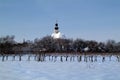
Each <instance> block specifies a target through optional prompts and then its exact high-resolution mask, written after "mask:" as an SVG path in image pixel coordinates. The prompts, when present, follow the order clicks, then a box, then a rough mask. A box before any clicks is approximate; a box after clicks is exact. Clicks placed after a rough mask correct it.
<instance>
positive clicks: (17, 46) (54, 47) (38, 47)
mask: <svg viewBox="0 0 120 80" xmlns="http://www.w3.org/2000/svg"><path fill="white" fill-rule="evenodd" d="M14 38H15V37H14V36H5V37H1V38H0V54H8V53H9V54H13V53H14V54H15V53H19V52H20V53H21V52H22V53H23V52H24V53H25V52H27V53H28V52H49V53H54V52H59V53H64V52H65V53H71V52H81V53H82V52H90V53H115V52H116V53H118V52H120V42H115V41H114V40H108V41H107V42H106V43H103V42H97V41H93V40H83V39H76V40H73V39H53V38H52V37H51V36H45V37H43V38H41V39H38V38H36V39H35V40H34V41H30V40H27V41H23V42H22V43H18V42H16V41H15V40H14Z"/></svg>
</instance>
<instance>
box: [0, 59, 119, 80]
mask: <svg viewBox="0 0 120 80" xmlns="http://www.w3.org/2000/svg"><path fill="white" fill-rule="evenodd" d="M58 59H59V58H58ZM107 59H108V58H107ZM119 75H120V62H118V61H116V58H115V57H112V59H111V61H109V59H108V60H106V61H105V62H102V61H101V57H100V58H98V61H97V62H90V61H89V62H84V61H83V60H82V61H81V62H78V61H71V62H70V61H64V62H61V61H59V60H58V61H56V62H54V61H47V60H46V61H44V62H38V61H34V60H31V61H27V60H22V61H18V60H16V61H11V60H8V61H4V62H2V61H1V60H0V80H120V76H119Z"/></svg>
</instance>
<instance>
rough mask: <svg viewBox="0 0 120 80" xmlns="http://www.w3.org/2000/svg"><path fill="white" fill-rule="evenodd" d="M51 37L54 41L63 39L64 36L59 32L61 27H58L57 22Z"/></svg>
mask: <svg viewBox="0 0 120 80" xmlns="http://www.w3.org/2000/svg"><path fill="white" fill-rule="evenodd" d="M51 37H53V38H54V39H59V38H62V34H61V32H60V31H59V27H58V23H57V21H56V23H55V27H54V32H53V33H52V35H51Z"/></svg>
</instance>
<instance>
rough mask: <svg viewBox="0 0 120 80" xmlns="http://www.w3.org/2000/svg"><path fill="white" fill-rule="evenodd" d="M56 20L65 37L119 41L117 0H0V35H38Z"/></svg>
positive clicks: (19, 38) (20, 37) (19, 37)
mask: <svg viewBox="0 0 120 80" xmlns="http://www.w3.org/2000/svg"><path fill="white" fill-rule="evenodd" d="M56 20H58V23H59V27H60V31H61V32H62V33H64V34H65V35H66V37H67V38H74V39H76V38H82V39H85V40H97V41H106V40H108V39H114V40H116V41H120V0H0V37H1V36H6V35H15V39H16V40H17V41H22V40H23V38H25V39H26V40H34V39H35V38H42V37H43V36H46V35H51V33H52V32H53V28H54V24H55V22H56Z"/></svg>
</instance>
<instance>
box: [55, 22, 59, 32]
mask: <svg viewBox="0 0 120 80" xmlns="http://www.w3.org/2000/svg"><path fill="white" fill-rule="evenodd" d="M58 29H59V27H58V23H57V20H56V23H55V30H58Z"/></svg>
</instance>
